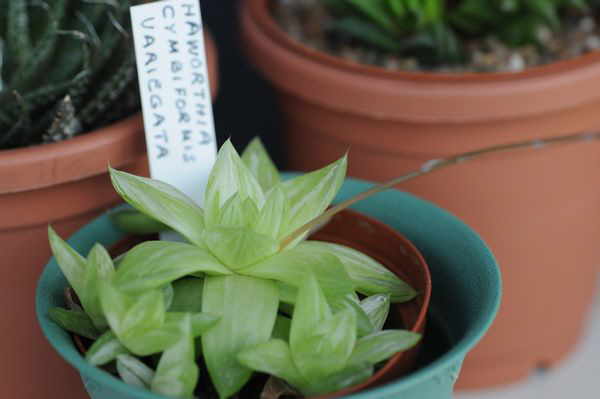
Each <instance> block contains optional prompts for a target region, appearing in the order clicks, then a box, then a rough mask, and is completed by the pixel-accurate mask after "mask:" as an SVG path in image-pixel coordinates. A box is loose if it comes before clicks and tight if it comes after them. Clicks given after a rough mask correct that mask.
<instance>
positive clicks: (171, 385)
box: [151, 314, 200, 398]
mask: <svg viewBox="0 0 600 399" xmlns="http://www.w3.org/2000/svg"><path fill="white" fill-rule="evenodd" d="M179 330H180V337H179V339H178V341H177V343H176V344H175V345H173V346H171V347H170V348H168V349H167V350H166V351H165V352H164V353H163V354H162V356H161V358H160V361H159V363H158V367H157V368H156V373H155V375H154V378H153V379H152V384H151V389H152V391H153V392H156V393H159V394H162V395H165V396H168V397H170V398H192V397H193V392H194V389H195V387H196V384H197V383H198V375H199V374H200V372H199V370H198V366H197V364H196V356H195V352H194V336H193V334H192V319H191V317H190V315H189V314H186V315H185V316H183V317H182V318H181V321H180V323H179Z"/></svg>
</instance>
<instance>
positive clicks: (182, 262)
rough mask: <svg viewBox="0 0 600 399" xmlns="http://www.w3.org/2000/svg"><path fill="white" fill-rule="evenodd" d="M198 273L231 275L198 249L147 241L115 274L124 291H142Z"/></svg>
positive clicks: (181, 244)
mask: <svg viewBox="0 0 600 399" xmlns="http://www.w3.org/2000/svg"><path fill="white" fill-rule="evenodd" d="M196 272H203V273H206V274H209V275H228V274H231V272H230V271H229V270H228V269H227V268H226V267H225V266H223V264H221V262H219V260H218V259H217V258H215V257H214V256H212V255H211V254H210V253H209V252H208V251H206V250H204V249H202V248H198V247H197V246H195V245H191V244H186V243H180V242H168V241H146V242H143V243H142V244H139V245H137V246H135V247H134V248H132V249H131V250H129V252H127V255H126V256H125V258H124V259H123V260H122V262H121V263H120V265H119V268H118V270H117V273H116V274H115V279H114V282H115V284H116V286H117V287H118V288H119V289H121V290H123V291H129V292H133V291H143V290H147V289H152V288H158V287H162V286H163V285H165V284H168V283H171V282H173V281H175V280H177V279H179V278H181V277H184V276H187V275H189V274H192V273H196Z"/></svg>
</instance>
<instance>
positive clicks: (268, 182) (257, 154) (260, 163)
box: [242, 137, 280, 193]
mask: <svg viewBox="0 0 600 399" xmlns="http://www.w3.org/2000/svg"><path fill="white" fill-rule="evenodd" d="M242 161H244V163H245V164H246V166H247V167H248V169H249V170H250V172H252V174H253V175H254V177H255V178H256V180H257V181H258V183H259V184H260V186H261V187H262V189H263V191H264V192H265V193H266V192H268V191H269V190H270V189H271V188H272V187H274V186H275V185H276V184H277V183H279V180H280V178H279V172H278V171H277V168H276V167H275V164H274V163H273V161H272V160H271V157H269V154H268V153H267V150H266V149H265V147H264V146H263V143H262V141H261V140H260V138H258V137H255V138H254V139H252V141H251V142H250V144H248V146H247V147H246V149H245V150H244V152H243V153H242Z"/></svg>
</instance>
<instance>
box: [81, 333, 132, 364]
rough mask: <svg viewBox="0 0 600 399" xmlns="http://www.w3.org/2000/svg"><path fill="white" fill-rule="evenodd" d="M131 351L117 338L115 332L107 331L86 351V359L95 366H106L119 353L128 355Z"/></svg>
mask: <svg viewBox="0 0 600 399" xmlns="http://www.w3.org/2000/svg"><path fill="white" fill-rule="evenodd" d="M128 353H129V351H128V350H127V348H125V346H123V344H121V342H120V341H119V339H118V338H117V336H116V335H115V333H114V332H112V331H110V330H109V331H107V332H105V333H104V334H102V336H101V337H100V338H98V339H97V340H96V341H95V342H94V344H93V345H92V346H91V347H90V349H88V351H87V352H86V353H85V360H87V361H88V362H89V363H90V364H92V365H93V366H104V365H105V364H107V363H110V362H112V361H113V360H115V359H116V358H117V356H119V355H126V354H128Z"/></svg>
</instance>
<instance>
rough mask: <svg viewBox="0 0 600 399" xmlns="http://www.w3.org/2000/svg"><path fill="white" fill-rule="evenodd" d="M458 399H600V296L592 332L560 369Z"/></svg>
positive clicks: (590, 325)
mask: <svg viewBox="0 0 600 399" xmlns="http://www.w3.org/2000/svg"><path fill="white" fill-rule="evenodd" d="M455 397H456V399H598V398H600V293H599V295H597V297H596V301H595V303H594V306H593V309H592V312H591V314H590V319H589V321H588V328H587V330H586V334H585V336H584V338H583V339H582V340H581V341H580V343H579V346H578V347H577V349H576V350H575V352H574V353H573V354H572V355H571V357H570V358H569V359H567V360H566V361H565V362H564V363H562V365H560V366H559V367H558V368H557V369H554V370H550V371H547V372H538V373H536V374H534V375H532V376H531V377H530V378H529V379H528V380H526V381H524V382H522V383H519V384H516V385H512V386H508V387H505V388H502V389H498V390H493V391H474V392H468V393H467V392H458V393H456V394H455Z"/></svg>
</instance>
